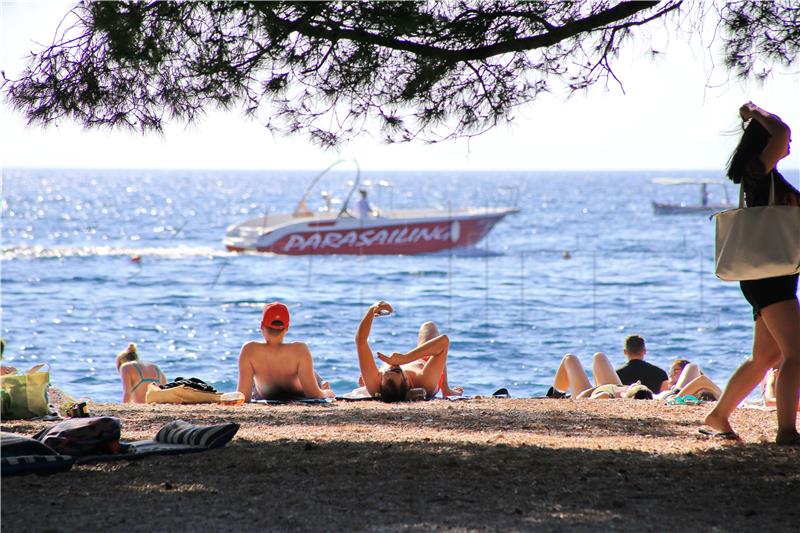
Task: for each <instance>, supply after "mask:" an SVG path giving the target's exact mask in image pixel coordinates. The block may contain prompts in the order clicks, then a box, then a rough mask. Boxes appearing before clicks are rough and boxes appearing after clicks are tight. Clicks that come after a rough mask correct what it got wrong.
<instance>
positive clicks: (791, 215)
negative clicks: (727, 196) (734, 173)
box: [713, 176, 800, 281]
mask: <svg viewBox="0 0 800 533" xmlns="http://www.w3.org/2000/svg"><path fill="white" fill-rule="evenodd" d="M743 200H744V190H743V189H742V188H740V189H739V208H738V209H729V210H727V211H723V212H721V213H716V214H715V215H713V216H714V218H715V219H716V269H715V273H716V275H717V277H718V278H720V279H723V280H725V281H744V280H752V279H764V278H774V277H777V276H787V275H790V274H797V273H798V272H800V207H796V206H789V205H775V178H774V176H770V191H769V202H768V204H767V205H766V206H759V207H742V206H743V203H744V202H743Z"/></svg>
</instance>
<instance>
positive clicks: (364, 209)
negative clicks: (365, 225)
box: [356, 189, 378, 220]
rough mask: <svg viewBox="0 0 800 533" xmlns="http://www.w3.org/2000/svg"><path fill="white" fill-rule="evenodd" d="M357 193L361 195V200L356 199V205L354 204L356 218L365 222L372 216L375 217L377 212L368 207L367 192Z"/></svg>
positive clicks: (359, 191)
mask: <svg viewBox="0 0 800 533" xmlns="http://www.w3.org/2000/svg"><path fill="white" fill-rule="evenodd" d="M358 193H359V194H360V195H361V198H359V199H358V203H357V204H356V218H360V219H361V220H366V219H368V218H369V217H370V216H372V215H377V214H378V212H377V210H375V209H373V208H372V206H371V205H369V200H367V190H366V189H359V190H358Z"/></svg>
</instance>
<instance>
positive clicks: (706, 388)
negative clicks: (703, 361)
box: [656, 359, 722, 401]
mask: <svg viewBox="0 0 800 533" xmlns="http://www.w3.org/2000/svg"><path fill="white" fill-rule="evenodd" d="M668 373H669V388H668V389H667V390H665V391H663V392H661V393H659V394H658V395H657V396H656V398H658V399H659V400H665V399H669V398H677V397H682V396H695V397H697V398H700V399H702V400H711V401H716V400H717V399H719V397H720V396H721V395H722V389H720V388H719V387H718V386H717V384H716V383H714V382H713V381H711V378H709V377H708V376H706V375H705V374H703V371H702V370H700V367H699V366H698V365H696V364H694V363H690V362H689V361H687V360H686V359H675V360H674V361H673V362H672V364H671V365H670V367H669V372H668Z"/></svg>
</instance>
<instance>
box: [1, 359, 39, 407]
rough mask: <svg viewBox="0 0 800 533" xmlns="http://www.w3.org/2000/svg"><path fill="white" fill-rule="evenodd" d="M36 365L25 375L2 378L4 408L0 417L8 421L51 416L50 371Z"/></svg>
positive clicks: (9, 375) (11, 375)
mask: <svg viewBox="0 0 800 533" xmlns="http://www.w3.org/2000/svg"><path fill="white" fill-rule="evenodd" d="M44 366H45V365H36V366H35V367H33V368H31V369H30V370H28V371H27V372H26V373H24V374H7V375H5V376H0V385H2V389H1V390H0V396H2V407H0V416H2V418H4V419H6V420H11V419H19V418H35V417H37V416H45V415H47V414H49V411H50V409H49V407H50V402H49V400H48V398H47V389H48V388H49V387H50V369H49V367H48V369H47V370H42V368H43V367H44Z"/></svg>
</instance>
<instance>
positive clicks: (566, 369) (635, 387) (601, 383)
mask: <svg viewBox="0 0 800 533" xmlns="http://www.w3.org/2000/svg"><path fill="white" fill-rule="evenodd" d="M592 372H593V374H594V385H592V383H591V382H590V381H589V376H588V375H587V374H586V371H585V370H584V369H583V365H582V364H581V361H580V359H578V357H577V356H575V355H572V354H571V353H568V354H566V355H565V356H564V358H563V359H561V364H559V365H558V369H557V370H556V375H555V377H554V378H553V391H554V394H553V396H554V397H564V396H565V393H566V392H567V391H569V393H570V395H571V396H572V398H575V399H577V400H582V399H590V400H597V399H613V398H633V399H636V400H650V399H652V398H653V391H651V390H650V389H648V388H647V387H645V386H644V385H642V384H641V383H633V384H631V385H623V384H622V381H620V379H619V376H618V375H617V371H616V370H614V367H613V366H611V362H610V361H609V360H608V357H606V355H605V354H603V353H600V352H598V353H596V354H594V357H593V358H592ZM550 394H551V393H548V396H549V395H550Z"/></svg>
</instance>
